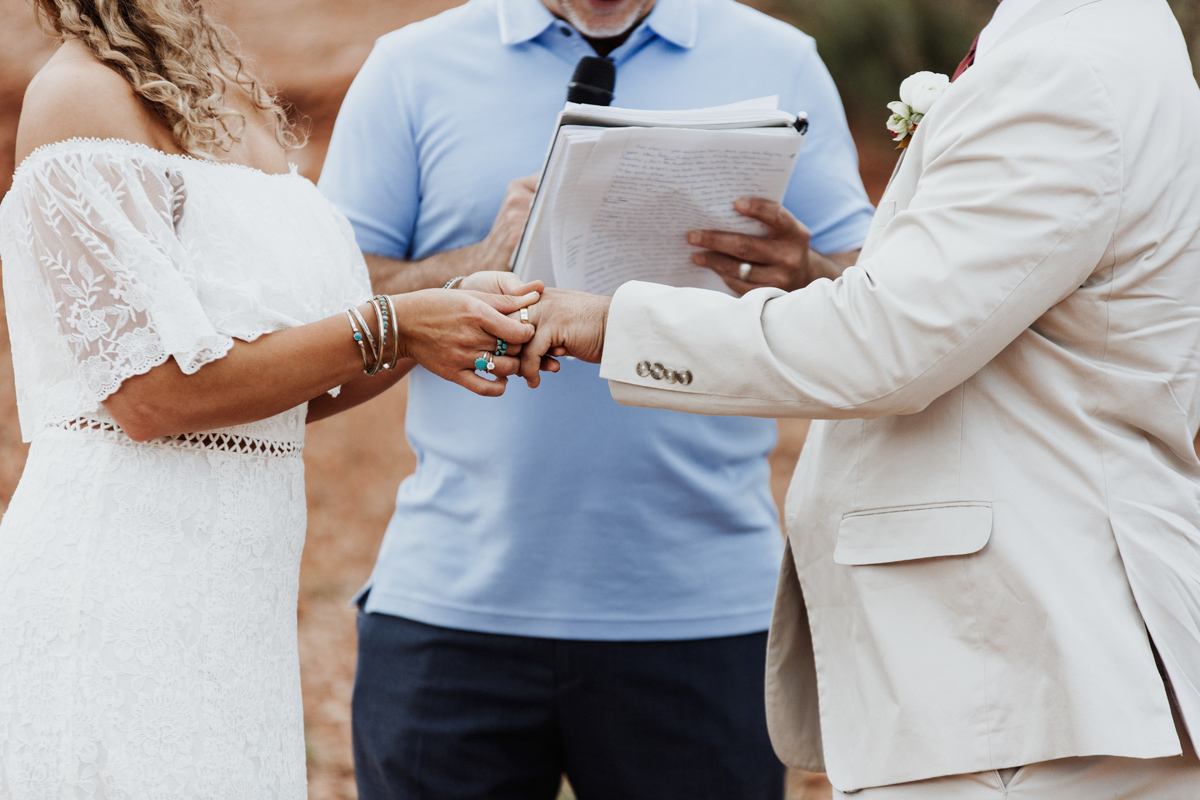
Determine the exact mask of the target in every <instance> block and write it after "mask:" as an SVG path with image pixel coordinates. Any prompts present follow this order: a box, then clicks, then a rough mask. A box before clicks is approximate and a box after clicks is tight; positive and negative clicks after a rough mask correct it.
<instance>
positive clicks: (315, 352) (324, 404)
mask: <svg viewBox="0 0 1200 800" xmlns="http://www.w3.org/2000/svg"><path fill="white" fill-rule="evenodd" d="M268 122H269V121H266V120H254V119H253V118H251V117H248V123H249V126H250V127H254V126H255V125H256V124H259V125H267V124H268ZM76 137H90V138H97V139H104V138H116V139H124V140H127V141H132V142H140V143H142V144H145V145H148V146H150V147H153V148H156V149H159V150H166V151H168V152H170V151H176V150H178V148H177V147H176V146H175V145H174V143H173V139H172V136H171V132H170V131H169V130H168V129H166V128H165V126H163V124H162V123H161V121H159V120H157V118H156V117H155V116H154V115H153V114H152V113H151V112H150V111H149V110H148V109H146V108H145V107H144V106H143V105H142V104H141V103H140V102H139V101H138V99H137V98H136V97H135V96H134V95H133V93H132V90H131V89H130V87H129V85H128V84H127V83H126V82H125V80H124V78H122V77H121V76H120V75H119V74H117V73H116V72H115V71H113V70H111V69H109V68H108V67H106V66H104V65H102V64H100V63H99V62H96V61H95V60H94V59H92V58H91V56H90V54H89V53H88V52H87V51H86V49H85V48H83V46H82V45H80V44H79V43H78V42H73V41H68V42H67V43H65V44H64V45H62V47H61V49H60V50H59V52H58V53H56V54H55V56H54V57H53V58H52V59H51V63H49V64H48V65H47V67H46V68H44V69H43V70H42V71H41V72H40V73H39V75H38V77H37V78H35V80H34V81H33V82H32V83H31V84H30V87H29V90H28V91H27V93H26V96H25V103H24V106H23V108H22V113H21V120H20V126H19V130H18V135H17V148H16V149H17V153H16V155H17V158H18V159H19V162H20V161H24V159H25V158H26V157H27V156H28V155H29V154H30V153H32V152H33V151H34V150H35V149H36V148H38V147H40V146H41V145H44V144H50V143H53V142H58V141H63V140H66V139H72V138H76ZM269 141H270V142H272V143H273V137H272V138H271V139H270V140H269ZM265 149H266V150H267V151H270V153H268V155H273V154H274V148H273V146H272V147H267V148H265ZM283 155H284V154H283V151H282V149H278V156H279V161H280V162H281V163H286V162H285V161H284V159H283ZM264 157H265V156H264ZM19 162H18V163H19ZM263 166H265V167H266V168H267V170H268V171H270V170H271V169H272V168H273V167H275V166H279V164H264V165H263ZM93 177H94V176H93ZM57 188H61V187H57ZM89 188H94V187H89ZM101 188H104V187H101ZM137 191H138V187H137V186H136V185H133V184H129V185H122V186H119V187H118V188H117V189H114V190H113V191H112V192H109V195H111V197H109V199H110V200H112V199H113V198H117V197H118V195H119V196H120V197H124V198H128V196H129V195H130V193H136V192H137ZM106 197H107V195H106ZM42 199H43V200H46V198H42ZM59 202H60V199H59V198H58V197H57V196H55V198H54V200H53V201H51V200H46V203H47V205H46V209H47V211H46V214H47V215H48V217H47V219H46V220H43V222H44V223H46V224H44V225H43V226H42V227H43V228H45V229H46V231H50V232H49V233H47V232H45V231H43V234H42V235H43V236H50V237H53V236H55V235H57V236H59V237H62V238H59V239H57V240H54V241H46V242H43V243H42V244H43V245H45V246H46V247H49V248H50V249H49V250H48V251H47V252H46V253H45V254H44V255H46V256H47V258H48V259H49V260H51V261H55V262H58V261H61V260H62V258H63V254H62V253H61V252H60V251H62V250H64V249H69V250H70V253H68V255H69V256H70V259H69V260H70V261H71V263H72V264H74V262H75V261H76V260H80V259H81V260H89V259H91V256H93V255H94V254H93V253H90V252H89V251H88V248H87V247H86V246H85V245H86V244H87V242H92V243H93V244H96V243H98V242H99V243H100V244H103V242H101V241H100V240H101V239H104V238H105V237H107V236H108V233H107V232H97V231H95V230H92V229H91V228H90V225H91V224H92V223H93V221H94V220H93V218H94V217H103V216H104V215H105V214H111V215H113V216H114V217H117V216H119V215H120V214H121V213H122V209H121V207H120V204H119V202H117V201H116V200H113V202H114V203H116V205H114V206H113V207H112V208H105V209H100V208H97V207H94V206H88V207H86V208H81V209H77V211H78V216H79V219H78V220H75V221H76V222H78V223H79V225H80V226H81V227H82V228H85V229H86V230H84V234H86V235H85V236H84V239H86V241H84V239H79V237H72V236H71V234H69V233H65V234H64V233H63V232H62V230H66V229H68V228H70V225H68V224H67V223H62V229H57V228H55V226H54V225H53V224H52V223H53V222H54V221H55V220H58V219H59V218H60V217H61V216H62V214H61V213H60V211H59V210H56V208H57V206H56V204H57V203H59ZM150 216H151V217H152V216H153V215H152V214H151V215H150ZM116 222H121V223H122V224H121V225H120V226H119V227H121V228H122V229H132V228H136V227H137V226H136V225H134V224H133V223H132V222H129V221H128V220H125V221H124V222H122V221H121V220H119V219H117V220H116ZM126 223H128V224H126ZM150 223H153V219H152V218H151V219H149V220H147V219H143V220H142V224H143V225H145V224H150ZM55 230H58V233H57V234H56V233H54V231H55ZM147 241H149V240H147ZM154 243H155V242H151V244H154ZM142 244H145V243H144V242H143V243H142ZM110 249H111V248H110ZM115 252H116V251H115V249H113V250H112V252H110V253H108V255H110V256H112V257H113V258H114V259H115V258H116V255H115ZM130 252H131V251H127V252H126V257H143V258H146V257H153V256H155V255H162V254H161V253H159V252H158V251H157V250H155V249H154V248H153V247H147V248H144V249H142V250H139V251H138V253H139V254H140V255H139V256H132V255H130ZM147 253H149V254H150V255H147ZM91 260H94V259H91ZM102 266H103V265H101V264H99V263H93V264H92V265H91V267H89V269H91V270H92V271H91V272H89V275H92V276H93V278H95V280H96V281H100V282H103V281H105V280H106V278H105V277H104V271H103V269H102ZM143 266H146V268H147V269H151V268H154V269H158V268H161V269H162V270H166V271H169V269H170V264H169V263H163V264H155V265H152V266H147V265H143ZM60 277H61V276H60ZM89 280H91V279H89ZM111 283H113V282H112V281H111V280H108V282H107V283H104V287H105V290H106V291H110V292H111V290H112V289H113V288H115V286H110V285H109V284H111ZM47 285H48V287H50V288H51V291H52V292H53V291H54V286H55V285H56V284H55V281H54V280H51V281H50V282H49V283H48V284H47ZM58 288H59V289H60V290H65V288H70V287H62V286H59V287H58ZM75 288H76V289H77V287H75ZM534 288H540V286H536V287H535V286H532V285H531V286H530V287H522V288H521V291H522V292H525V291H530V290H531V289H534ZM534 298H536V295H534V296H533V297H532V298H525V299H524V300H515V299H513V298H511V297H509V298H506V297H501V296H499V295H494V296H484V295H477V294H475V293H472V292H462V291H443V290H432V291H426V292H415V293H412V294H406V295H398V296H396V297H394V298H393V302H394V303H395V307H396V312H397V314H396V316H397V324H398V326H399V331H400V337H399V341H400V356H401V359H402V360H403V363H402V366H400V367H399V368H398V369H397V370H395V371H393V372H387V371H384V372H382V373H380V374H377V375H375V376H372V377H366V376H364V375H363V374H362V373H363V360H362V355H361V351H360V350H359V348H358V346H357V344H356V343H355V341H354V339H353V337H352V331H351V327H350V322H349V319H348V318H347V317H346V315H345V314H335V315H334V316H332V317H329V318H327V319H324V320H320V321H318V322H313V323H310V324H308V325H302V326H299V327H296V328H292V329H289V330H283V331H278V332H275V333H271V334H268V335H265V336H262V337H260V338H259V339H257V340H256V341H254V342H242V341H235V342H234V343H233V344H232V347H231V348H230V349H229V350H228V352H227V353H226V354H225V355H224V356H223V357H221V358H217V359H215V360H208V361H207V363H204V365H203V366H201V367H199V368H198V369H195V368H189V372H190V373H191V374H185V373H184V371H183V370H182V369H180V366H179V364H178V363H177V362H176V361H175V360H174V358H171V359H169V360H167V362H166V363H164V364H161V365H160V366H156V367H153V368H152V369H150V370H149V371H148V372H145V373H144V374H141V375H122V376H120V378H118V380H119V388H117V389H116V390H115V391H113V390H112V389H107V390H106V392H107V393H106V392H101V394H100V397H99V398H98V399H100V400H101V402H102V403H103V405H104V407H105V409H106V410H107V411H108V412H109V414H111V415H112V417H113V418H114V419H115V420H116V422H117V424H119V425H120V426H121V428H122V429H123V430H124V431H125V433H126V434H128V435H129V436H130V437H132V438H134V439H139V440H145V439H151V438H156V437H159V436H168V435H174V434H180V433H191V432H196V431H203V430H211V429H213V428H220V427H227V426H230V425H236V424H241V423H246V422H252V421H255V420H259V419H264V418H266V417H270V416H273V415H275V414H279V413H282V412H283V411H286V410H287V409H289V408H293V407H295V406H297V405H299V404H300V403H303V402H306V401H310V400H314V399H315V406H316V408H315V409H314V413H316V414H320V415H327V414H329V413H335V412H336V411H338V410H341V409H342V408H345V407H349V405H351V404H353V403H354V402H362V401H363V400H365V399H367V398H369V397H371V396H374V395H376V394H378V393H379V392H381V391H384V390H385V389H387V388H388V387H389V386H390V385H392V384H394V383H395V382H396V381H397V380H399V379H400V377H402V375H403V372H404V371H406V370H407V369H411V366H412V363H414V362H418V363H421V364H422V365H424V366H425V367H427V368H428V369H430V370H431V371H432V372H434V373H435V374H438V375H440V376H441V377H443V378H446V379H447V380H451V381H454V382H456V383H459V384H460V385H463V386H465V387H466V388H468V389H470V390H472V391H475V392H478V393H479V394H484V395H492V396H494V395H498V394H500V393H502V392H503V391H504V383H505V381H504V376H507V375H511V374H514V373H515V372H516V370H517V366H518V365H517V360H516V359H515V358H512V357H511V356H513V355H516V353H518V352H519V346H514V347H513V348H512V349H511V350H510V351H509V356H510V357H506V358H497V359H495V361H496V370H495V373H494V374H495V375H497V376H499V377H500V379H499V380H497V381H488V380H485V379H484V378H482V377H480V376H479V375H477V374H475V372H474V370H473V366H474V360H475V359H476V358H478V357H479V356H481V355H483V354H484V352H485V351H486V352H491V351H492V350H493V349H494V348H495V346H496V338H498V337H499V338H504V339H506V340H508V341H509V342H511V343H513V345H519V344H520V343H521V342H523V341H526V340H527V339H529V338H530V336H531V335H532V330H531V329H530V327H529V326H527V325H521V324H520V323H515V322H513V321H512V320H510V319H507V318H506V317H504V316H503V314H505V313H511V312H512V311H515V310H516V309H517V308H519V307H521V306H522V305H527V304H528V303H530V302H533V299H534ZM65 299H66V300H67V301H68V302H65V303H64V302H63V300H64V298H62V297H60V298H59V300H60V302H59V305H60V306H65V308H60V309H58V311H57V312H56V313H59V314H62V313H66V312H69V310H70V307H71V306H72V303H71V302H69V301H70V299H71V298H65ZM364 299H365V298H364ZM359 310H360V312H361V313H362V314H363V316H364V318H365V319H366V321H367V322H368V324H371V325H372V326H373V331H374V333H375V334H376V337H378V326H377V325H376V324H375V317H374V312H373V310H371V309H370V306H369V305H368V304H366V303H364V304H363V305H362V306H360V308H359ZM139 313H141V315H142V316H143V317H144V316H146V312H144V311H142V312H139ZM104 319H105V320H108V319H109V318H108V317H105V318H104ZM105 324H106V325H107V324H108V323H107V322H106V323H105ZM114 324H115V322H114ZM124 324H125V327H126V328H129V329H130V330H132V329H134V328H137V329H138V331H139V332H140V331H143V330H145V331H152V329H153V327H154V320H153V319H140V318H139V319H138V320H136V321H129V320H126V322H125V323H124ZM212 333H213V334H214V337H215V334H216V332H215V331H213V332H212ZM114 335H115V334H114ZM153 335H154V336H155V337H157V334H156V333H154V334H153ZM93 338H95V337H93ZM216 338H219V337H216ZM89 344H92V345H94V344H95V343H94V342H91V340H88V342H86V343H84V345H82V349H83V351H84V352H82V354H81V355H80V358H81V359H83V360H85V361H89V362H90V361H93V360H94V361H97V363H98V364H99V365H100V366H103V365H105V364H107V363H108V362H107V361H105V360H104V359H103V358H101V357H99V356H97V354H96V352H94V350H95V348H94V347H93V349H92V350H89V349H88V346H89ZM176 344H178V343H176ZM389 350H390V345H389ZM168 352H171V351H168ZM89 356H91V357H92V358H89ZM201 363H203V362H201ZM102 383H103V381H102ZM337 386H345V387H346V392H345V394H346V397H345V399H343V400H341V401H337V400H334V399H330V400H325V399H323V398H324V397H328V395H327V394H326V392H327V391H328V390H330V389H332V388H334V387H337Z"/></svg>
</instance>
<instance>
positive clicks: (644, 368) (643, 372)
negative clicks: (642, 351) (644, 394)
mask: <svg viewBox="0 0 1200 800" xmlns="http://www.w3.org/2000/svg"><path fill="white" fill-rule="evenodd" d="M637 374H638V377H641V378H645V377H648V376H649V375H650V362H649V361H641V362H639V363H638V365H637Z"/></svg>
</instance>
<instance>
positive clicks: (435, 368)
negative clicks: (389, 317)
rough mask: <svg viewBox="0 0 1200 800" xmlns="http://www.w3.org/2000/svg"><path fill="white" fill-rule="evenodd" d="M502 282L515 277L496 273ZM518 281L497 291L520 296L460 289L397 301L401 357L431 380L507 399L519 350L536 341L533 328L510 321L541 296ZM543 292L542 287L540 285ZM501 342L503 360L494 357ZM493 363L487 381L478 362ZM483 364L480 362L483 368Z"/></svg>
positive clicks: (518, 364) (405, 296)
mask: <svg viewBox="0 0 1200 800" xmlns="http://www.w3.org/2000/svg"><path fill="white" fill-rule="evenodd" d="M494 274H495V275H498V276H504V275H509V276H510V277H511V273H503V272H497V273H494ZM531 285H533V284H523V283H521V282H520V281H519V280H517V281H516V283H511V282H509V281H504V282H502V283H497V284H496V286H497V288H501V287H503V286H513V287H514V288H515V289H517V290H522V289H524V290H526V291H523V292H522V294H521V295H519V296H513V295H509V294H487V293H482V292H476V291H463V290H461V289H457V290H450V291H446V290H444V289H428V290H425V291H421V292H411V293H408V294H400V295H393V296H392V301H393V302H394V303H395V304H396V318H397V324H398V326H399V328H400V356H401V358H406V359H412V360H415V361H416V362H417V363H418V364H420V365H421V366H423V367H425V369H427V370H429V371H430V372H432V373H433V374H435V375H437V376H439V377H441V378H444V379H446V380H448V381H450V382H452V383H457V384H458V385H460V386H463V387H466V388H467V389H470V390H471V391H472V392H475V393H476V394H479V395H483V396H484V397H499V396H500V395H502V394H504V387H505V385H506V384H507V383H508V376H509V375H515V374H516V373H517V372H518V371H519V370H520V368H521V362H520V359H518V358H517V356H519V355H520V353H521V345H522V344H524V343H525V342H527V341H529V340H530V339H531V338H532V337H533V333H534V331H533V326H532V325H525V324H522V323H521V322H518V321H515V320H512V319H509V318H508V317H507V316H505V315H506V314H513V313H515V312H517V311H519V310H520V309H522V308H526V307H528V306H531V305H533V304H534V303H536V302H537V301H538V299H539V298H540V297H541V295H540V294H539V293H538V292H537V291H530V290H528V289H529V286H531ZM537 285H538V286H539V287H540V285H541V284H540V282H539V283H538V284H537ZM497 339H501V340H503V341H504V342H506V343H507V350H506V351H505V353H504V355H501V356H497V355H495V353H496V351H497V349H499V343H498V342H497V341H496V340H497ZM478 359H483V360H484V361H485V362H486V361H491V362H492V363H494V365H495V368H494V370H493V371H491V372H490V373H487V374H490V375H493V376H495V378H496V379H495V380H488V379H486V378H484V377H482V375H483V374H484V373H483V372H476V366H475V365H476V361H477V360H478ZM481 363H482V362H481Z"/></svg>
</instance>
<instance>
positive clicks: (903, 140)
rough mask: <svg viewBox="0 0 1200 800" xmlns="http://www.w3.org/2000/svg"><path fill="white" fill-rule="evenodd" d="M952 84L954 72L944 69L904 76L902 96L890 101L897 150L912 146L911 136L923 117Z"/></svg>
mask: <svg viewBox="0 0 1200 800" xmlns="http://www.w3.org/2000/svg"><path fill="white" fill-rule="evenodd" d="M949 88H950V76H948V75H943V74H942V73H940V72H918V73H917V74H915V75H910V76H909V77H907V78H905V79H904V83H902V84H900V99H899V100H897V101H895V102H891V103H888V110H889V111H891V112H892V116H891V117H890V118H889V119H888V122H887V127H888V130H889V131H891V132H892V140H893V141H894V142H896V149H897V150H903V149H904V148H906V147H908V144H909V137H910V136H912V134H914V133H916V132H917V126H918V125H920V124H921V120H923V119H925V115H926V114H928V113H929V109H931V108H933V104H934V103H936V102H937V101H938V100H939V99H940V98H941V96H942V95H943V94H945V93H946V90H947V89H949Z"/></svg>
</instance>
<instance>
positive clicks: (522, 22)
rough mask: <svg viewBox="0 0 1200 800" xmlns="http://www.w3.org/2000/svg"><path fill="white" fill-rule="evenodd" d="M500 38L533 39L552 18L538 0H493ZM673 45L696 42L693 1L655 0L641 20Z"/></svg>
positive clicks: (516, 41)
mask: <svg viewBox="0 0 1200 800" xmlns="http://www.w3.org/2000/svg"><path fill="white" fill-rule="evenodd" d="M496 11H497V13H498V14H499V17H500V41H502V42H503V43H504V44H506V45H514V44H521V43H523V42H528V41H530V40H532V39H536V38H537V37H538V36H540V35H541V34H542V32H543V31H545V30H546V28H548V27H550V26H551V25H553V24H554V22H555V21H556V18H555V16H554V15H553V14H551V13H550V10H549V9H548V8H546V7H545V6H544V5H542V2H541V0H497V3H496ZM643 25H645V26H646V27H648V28H650V29H651V30H653V31H654V32H655V33H656V34H658V35H659V36H661V37H662V38H664V39H666V40H667V41H668V42H671V43H672V44H674V45H677V46H679V47H684V48H691V47H694V46H695V45H696V29H697V27H698V19H697V10H696V0H657V2H656V3H655V4H654V8H653V9H652V10H651V11H650V15H649V16H648V17H646V21H645V22H644V23H643Z"/></svg>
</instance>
